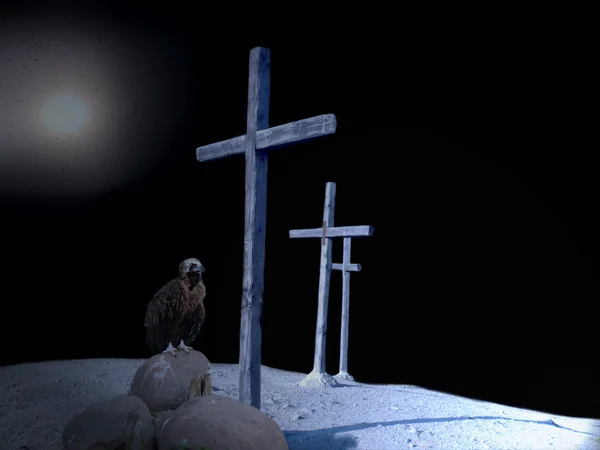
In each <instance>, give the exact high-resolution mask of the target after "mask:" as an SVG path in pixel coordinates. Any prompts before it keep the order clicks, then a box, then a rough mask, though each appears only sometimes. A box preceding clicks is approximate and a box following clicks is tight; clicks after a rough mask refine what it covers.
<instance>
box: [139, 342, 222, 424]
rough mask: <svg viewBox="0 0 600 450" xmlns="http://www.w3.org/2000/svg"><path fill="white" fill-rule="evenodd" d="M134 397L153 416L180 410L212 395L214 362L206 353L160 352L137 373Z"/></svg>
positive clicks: (194, 351) (191, 351)
mask: <svg viewBox="0 0 600 450" xmlns="http://www.w3.org/2000/svg"><path fill="white" fill-rule="evenodd" d="M129 393H130V394H131V395H135V396H137V397H139V398H141V399H142V400H143V401H144V402H145V403H146V405H148V408H150V411H151V412H152V414H156V413H158V412H161V411H167V410H171V409H176V408H177V407H179V406H181V405H182V404H183V403H184V402H185V401H186V400H188V399H192V398H195V397H199V396H201V395H208V394H212V378H211V374H210V362H209V361H208V359H206V356H204V355H203V354H202V353H200V352H198V351H196V350H190V352H189V353H186V352H184V351H178V352H177V356H173V355H172V354H170V353H159V354H158V355H154V356H153V357H152V358H150V359H149V360H148V361H146V362H145V363H144V364H143V365H142V366H141V367H140V368H139V369H138V370H137V372H136V373H135V376H134V377H133V382H132V383H131V390H130V391H129Z"/></svg>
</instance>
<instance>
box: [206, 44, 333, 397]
mask: <svg viewBox="0 0 600 450" xmlns="http://www.w3.org/2000/svg"><path fill="white" fill-rule="evenodd" d="M270 83H271V54H270V51H269V49H267V48H261V47H255V48H253V49H252V50H251V51H250V65H249V74H248V111H247V122H246V134H245V135H244V136H238V137H235V138H233V139H228V140H226V141H221V142H217V143H214V144H209V145H205V146H202V147H198V148H197V149H196V159H198V161H200V162H203V161H209V160H211V159H219V158H224V157H227V156H231V155H236V154H241V153H244V154H245V155H246V206H245V219H244V276H243V284H242V317H241V323H240V387H239V400H240V401H241V402H243V403H246V404H250V405H252V406H254V407H255V408H258V409H260V369H261V346H262V342H261V341H262V330H261V316H262V302H263V299H262V296H263V288H264V267H265V232H266V225H267V161H268V158H267V152H268V151H270V150H275V149H279V148H282V147H284V146H286V145H289V144H292V143H295V142H302V141H307V140H309V139H314V138H318V137H321V136H326V135H328V134H333V133H335V129H336V119H335V115H333V114H326V115H322V116H317V117H311V118H310V119H304V120H299V121H297V122H291V123H287V124H285V125H279V126H277V127H273V128H269V93H270Z"/></svg>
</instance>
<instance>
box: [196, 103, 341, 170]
mask: <svg viewBox="0 0 600 450" xmlns="http://www.w3.org/2000/svg"><path fill="white" fill-rule="evenodd" d="M336 128H337V120H336V118H335V115H334V114H324V115H321V116H315V117H311V118H309V119H303V120H298V121H296V122H290V123H286V124H284V125H279V126H276V127H273V128H269V129H266V130H265V129H263V130H258V131H257V133H256V149H257V150H265V151H271V150H279V149H282V148H285V147H287V146H288V145H290V144H294V143H296V142H305V141H308V140H312V139H316V138H319V137H321V136H327V135H329V134H333V133H335V130H336ZM245 140H246V137H245V135H244V136H237V137H234V138H232V139H227V140H225V141H220V142H215V143H214V144H208V145H203V146H202V147H198V148H197V149H196V159H197V160H198V161H200V162H203V161H210V160H213V159H221V158H225V157H227V156H231V155H237V154H241V153H244V151H245V150H244V149H245V147H244V145H245Z"/></svg>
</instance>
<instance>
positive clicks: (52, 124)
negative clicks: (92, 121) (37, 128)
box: [40, 93, 87, 134]
mask: <svg viewBox="0 0 600 450" xmlns="http://www.w3.org/2000/svg"><path fill="white" fill-rule="evenodd" d="M86 118H87V108H86V105H85V103H84V101H83V100H82V99H81V98H79V97H78V96H77V95H75V94H73V93H59V94H54V95H53V96H52V97H50V99H48V101H46V103H45V104H44V105H43V106H42V108H41V111H40V121H41V122H42V125H44V126H45V127H46V128H47V129H48V131H51V132H53V133H57V134H69V133H74V132H75V131H77V130H79V129H80V128H81V127H82V126H83V125H84V124H85V122H86Z"/></svg>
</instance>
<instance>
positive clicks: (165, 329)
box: [144, 280, 185, 353]
mask: <svg viewBox="0 0 600 450" xmlns="http://www.w3.org/2000/svg"><path fill="white" fill-rule="evenodd" d="M184 295H185V294H184V292H183V288H182V286H181V285H180V284H179V283H178V282H177V280H172V281H169V282H168V283H167V284H165V285H164V286H163V287H162V288H160V289H159V290H158V292H157V293H156V294H154V297H153V298H152V300H151V301H150V303H148V307H147V308H146V318H145V321H144V325H145V327H146V345H148V347H150V350H151V351H152V352H153V353H158V352H161V351H163V350H164V349H165V348H166V347H167V345H169V342H171V340H172V338H173V332H174V331H175V329H176V328H178V325H179V323H178V322H179V321H180V317H179V316H178V311H177V309H178V308H177V305H178V304H180V303H181V299H182V297H183V296H184Z"/></svg>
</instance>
